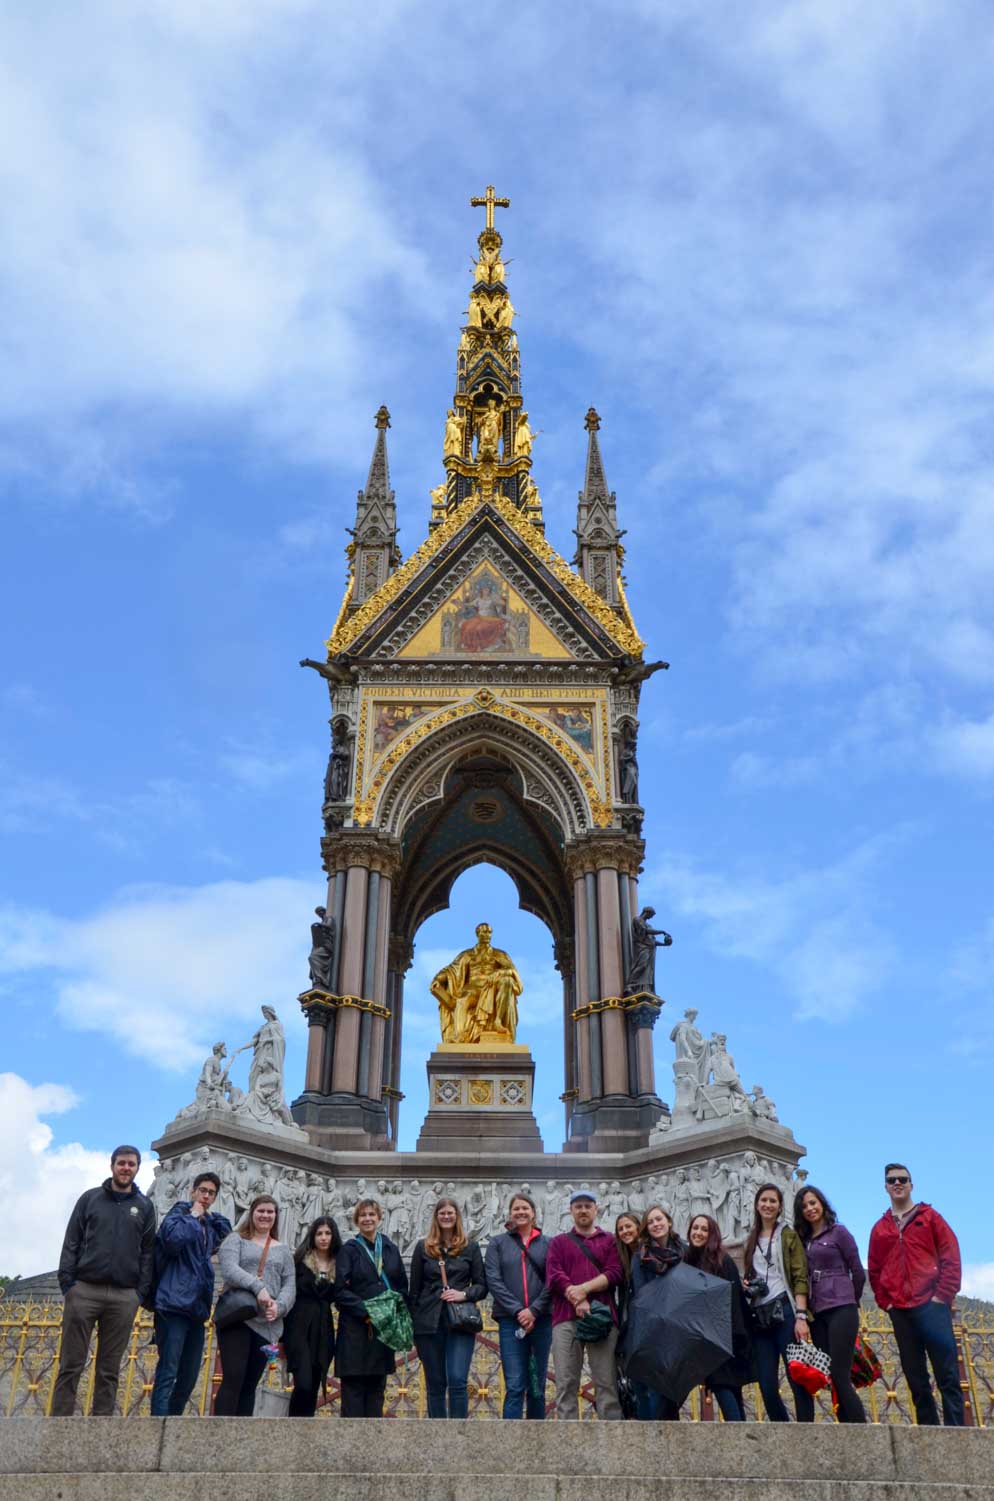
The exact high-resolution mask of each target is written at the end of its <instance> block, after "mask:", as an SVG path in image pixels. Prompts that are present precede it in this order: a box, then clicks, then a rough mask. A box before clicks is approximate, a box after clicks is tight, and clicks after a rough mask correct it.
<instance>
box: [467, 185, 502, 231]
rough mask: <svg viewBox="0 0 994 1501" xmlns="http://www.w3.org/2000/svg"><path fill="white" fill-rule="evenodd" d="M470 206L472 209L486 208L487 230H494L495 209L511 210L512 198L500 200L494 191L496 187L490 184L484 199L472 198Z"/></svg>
mask: <svg viewBox="0 0 994 1501" xmlns="http://www.w3.org/2000/svg"><path fill="white" fill-rule="evenodd" d="M469 206H470V208H485V209H486V211H487V226H486V227H487V229H493V227H494V209H495V208H510V207H511V200H510V198H498V197H497V194H496V192H495V191H494V185H493V183H492V182H488V183H487V191H486V193H485V194H484V195H483V197H482V198H471V199H470V200H469Z"/></svg>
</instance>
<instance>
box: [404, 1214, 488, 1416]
mask: <svg viewBox="0 0 994 1501" xmlns="http://www.w3.org/2000/svg"><path fill="white" fill-rule="evenodd" d="M486 1294H487V1283H486V1278H485V1276H484V1272H483V1257H482V1256H481V1254H480V1248H479V1246H478V1245H477V1244H476V1241H475V1240H468V1239H467V1237H466V1232H465V1230H464V1229H463V1223H462V1215H461V1214H460V1212H459V1205H458V1204H457V1203H456V1202H455V1200H454V1199H439V1201H438V1203H437V1204H436V1205H435V1211H434V1213H433V1214H432V1217H431V1224H430V1225H429V1227H428V1234H427V1235H426V1236H425V1238H424V1240H419V1241H418V1243H417V1245H416V1246H415V1247H414V1255H413V1256H412V1257H411V1317H412V1319H413V1321H414V1343H415V1345H416V1346H417V1350H418V1358H419V1359H420V1361H421V1368H422V1370H423V1371H424V1373H425V1386H426V1387H427V1389H428V1416H429V1417H430V1418H445V1417H449V1418H465V1417H468V1416H469V1368H470V1365H471V1364H472V1361H473V1346H474V1344H475V1343H476V1334H475V1333H474V1332H472V1331H467V1330H465V1329H462V1328H461V1327H460V1325H459V1324H458V1323H457V1322H456V1317H455V1316H454V1314H453V1313H452V1312H450V1310H454V1309H455V1308H457V1307H459V1306H460V1305H462V1304H464V1303H474V1304H475V1303H479V1301H480V1299H481V1298H485V1297H486ZM446 1393H447V1394H448V1408H447V1409H446Z"/></svg>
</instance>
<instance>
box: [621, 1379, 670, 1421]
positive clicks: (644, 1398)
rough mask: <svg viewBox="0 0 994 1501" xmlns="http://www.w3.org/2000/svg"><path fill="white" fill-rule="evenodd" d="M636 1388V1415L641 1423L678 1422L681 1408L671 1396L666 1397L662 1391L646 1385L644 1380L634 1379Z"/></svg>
mask: <svg viewBox="0 0 994 1501" xmlns="http://www.w3.org/2000/svg"><path fill="white" fill-rule="evenodd" d="M632 1386H633V1387H634V1388H635V1416H636V1418H637V1419H638V1421H639V1422H640V1423H676V1422H679V1419H680V1408H679V1407H678V1406H677V1404H676V1402H674V1401H672V1400H671V1399H670V1398H669V1397H664V1396H663V1394H662V1392H657V1391H656V1389H655V1387H652V1386H646V1384H645V1382H644V1381H633V1382H632Z"/></svg>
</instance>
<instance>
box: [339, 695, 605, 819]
mask: <svg viewBox="0 0 994 1501" xmlns="http://www.w3.org/2000/svg"><path fill="white" fill-rule="evenodd" d="M365 709H366V704H365V703H364V704H363V711H364V712H363V714H362V715H360V720H359V740H360V747H361V750H362V752H363V753H365V740H366V736H365V719H366V716H365ZM481 710H484V711H486V712H487V713H490V714H497V715H499V716H500V717H501V718H503V719H510V720H513V721H514V723H515V724H521V725H524V726H526V728H527V729H529V730H531V731H532V733H533V734H536V735H540V736H541V737H542V739H543V740H546V741H548V743H549V744H550V745H552V746H554V747H555V749H556V750H557V751H558V752H559V754H560V756H561V757H562V758H563V760H564V761H565V762H567V764H568V765H569V766H570V768H571V769H572V770H573V772H574V773H575V774H576V777H577V780H578V781H579V783H580V785H581V786H582V788H583V790H584V792H585V793H586V796H587V802H588V805H589V807H590V811H591V815H592V817H593V821H594V826H595V827H596V828H599V829H606V828H609V827H610V825H611V823H612V820H613V809H612V807H611V803H610V802H609V801H607V800H605V799H604V798H602V797H601V795H600V791H599V789H598V787H597V785H596V783H595V782H594V779H593V777H592V776H591V775H590V771H589V769H588V767H587V763H586V761H585V759H584V758H583V756H582V755H581V753H580V752H579V751H578V750H577V749H576V748H575V747H574V746H573V744H572V743H571V742H570V741H569V740H568V739H567V737H566V736H565V735H561V734H560V733H559V731H558V730H556V729H554V728H553V726H552V725H551V724H549V723H548V722H547V721H546V720H544V719H540V718H539V717H538V716H537V715H535V714H529V713H527V712H526V711H525V710H524V709H521V708H520V707H519V706H518V705H517V704H507V703H503V702H502V701H501V700H500V699H498V698H497V697H496V696H495V695H494V694H493V693H492V692H491V691H490V689H489V688H481V689H480V691H479V692H478V693H475V694H474V695H473V697H472V698H470V699H466V700H463V701H462V702H461V703H457V704H452V705H450V706H449V707H448V708H446V709H443V710H442V711H441V713H439V714H435V715H433V716H432V717H431V718H429V719H424V720H422V721H421V722H420V723H419V724H417V725H415V727H414V729H413V730H411V732H410V733H409V734H407V735H405V736H404V738H403V739H402V740H399V741H397V742H396V744H394V745H393V747H392V748H391V749H390V750H389V751H388V752H387V754H386V756H385V757H384V758H383V760H382V761H381V763H380V765H379V767H378V768H377V771H376V775H375V776H374V777H373V779H372V781H371V782H370V784H369V788H368V790H367V792H366V795H365V797H360V796H359V795H358V789H357V795H356V801H355V822H356V823H357V824H359V825H360V826H365V825H367V824H370V823H372V821H373V811H374V809H375V807H376V802H377V799H378V797H379V795H380V793H381V792H382V791H383V788H384V787H385V786H386V783H387V779H388V777H389V776H390V773H391V772H392V771H393V770H394V768H395V767H396V766H398V765H399V764H400V762H401V761H403V760H404V758H405V757H406V756H407V754H408V753H409V752H410V751H411V750H413V748H414V747H415V745H417V743H418V741H419V740H423V739H424V738H425V737H426V736H427V735H431V734H434V732H435V731H436V730H439V729H441V728H442V726H443V725H446V724H451V723H452V722H453V721H454V720H457V719H465V718H466V717H467V716H468V715H470V714H476V713H479V712H480V711H481ZM357 764H361V763H357Z"/></svg>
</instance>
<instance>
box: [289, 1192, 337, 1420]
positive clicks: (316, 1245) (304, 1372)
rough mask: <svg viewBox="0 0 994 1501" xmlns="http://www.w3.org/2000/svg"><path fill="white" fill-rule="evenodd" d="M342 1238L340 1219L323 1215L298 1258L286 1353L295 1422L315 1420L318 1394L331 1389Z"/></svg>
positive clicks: (291, 1408) (315, 1223)
mask: <svg viewBox="0 0 994 1501" xmlns="http://www.w3.org/2000/svg"><path fill="white" fill-rule="evenodd" d="M341 1246H342V1238H341V1236H340V1235H339V1233H338V1227H337V1225H336V1224H335V1221H334V1220H330V1219H328V1217H327V1215H322V1216H321V1217H320V1219H316V1220H315V1221H314V1223H313V1225H312V1226H311V1228H310V1229H309V1230H308V1232H307V1239H306V1240H305V1241H304V1243H303V1245H301V1246H300V1247H299V1249H298V1251H297V1254H296V1255H295V1257H294V1263H295V1266H296V1270H297V1301H296V1303H294V1305H293V1307H292V1308H291V1310H290V1312H289V1313H288V1314H287V1316H286V1322H285V1324H284V1326H283V1348H284V1350H285V1351H286V1360H287V1365H288V1366H289V1368H290V1373H291V1375H292V1376H293V1395H292V1396H291V1398H290V1416H291V1417H292V1418H312V1417H313V1416H314V1409H315V1408H316V1407H317V1401H318V1392H319V1391H321V1392H323V1391H324V1390H325V1382H326V1380H327V1377H328V1367H329V1366H330V1365H331V1358H332V1356H333V1355H334V1353H335V1321H334V1318H333V1317H332V1312H331V1307H332V1304H333V1302H334V1300H335V1258H336V1257H337V1255H338V1252H339V1251H340V1250H341Z"/></svg>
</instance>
